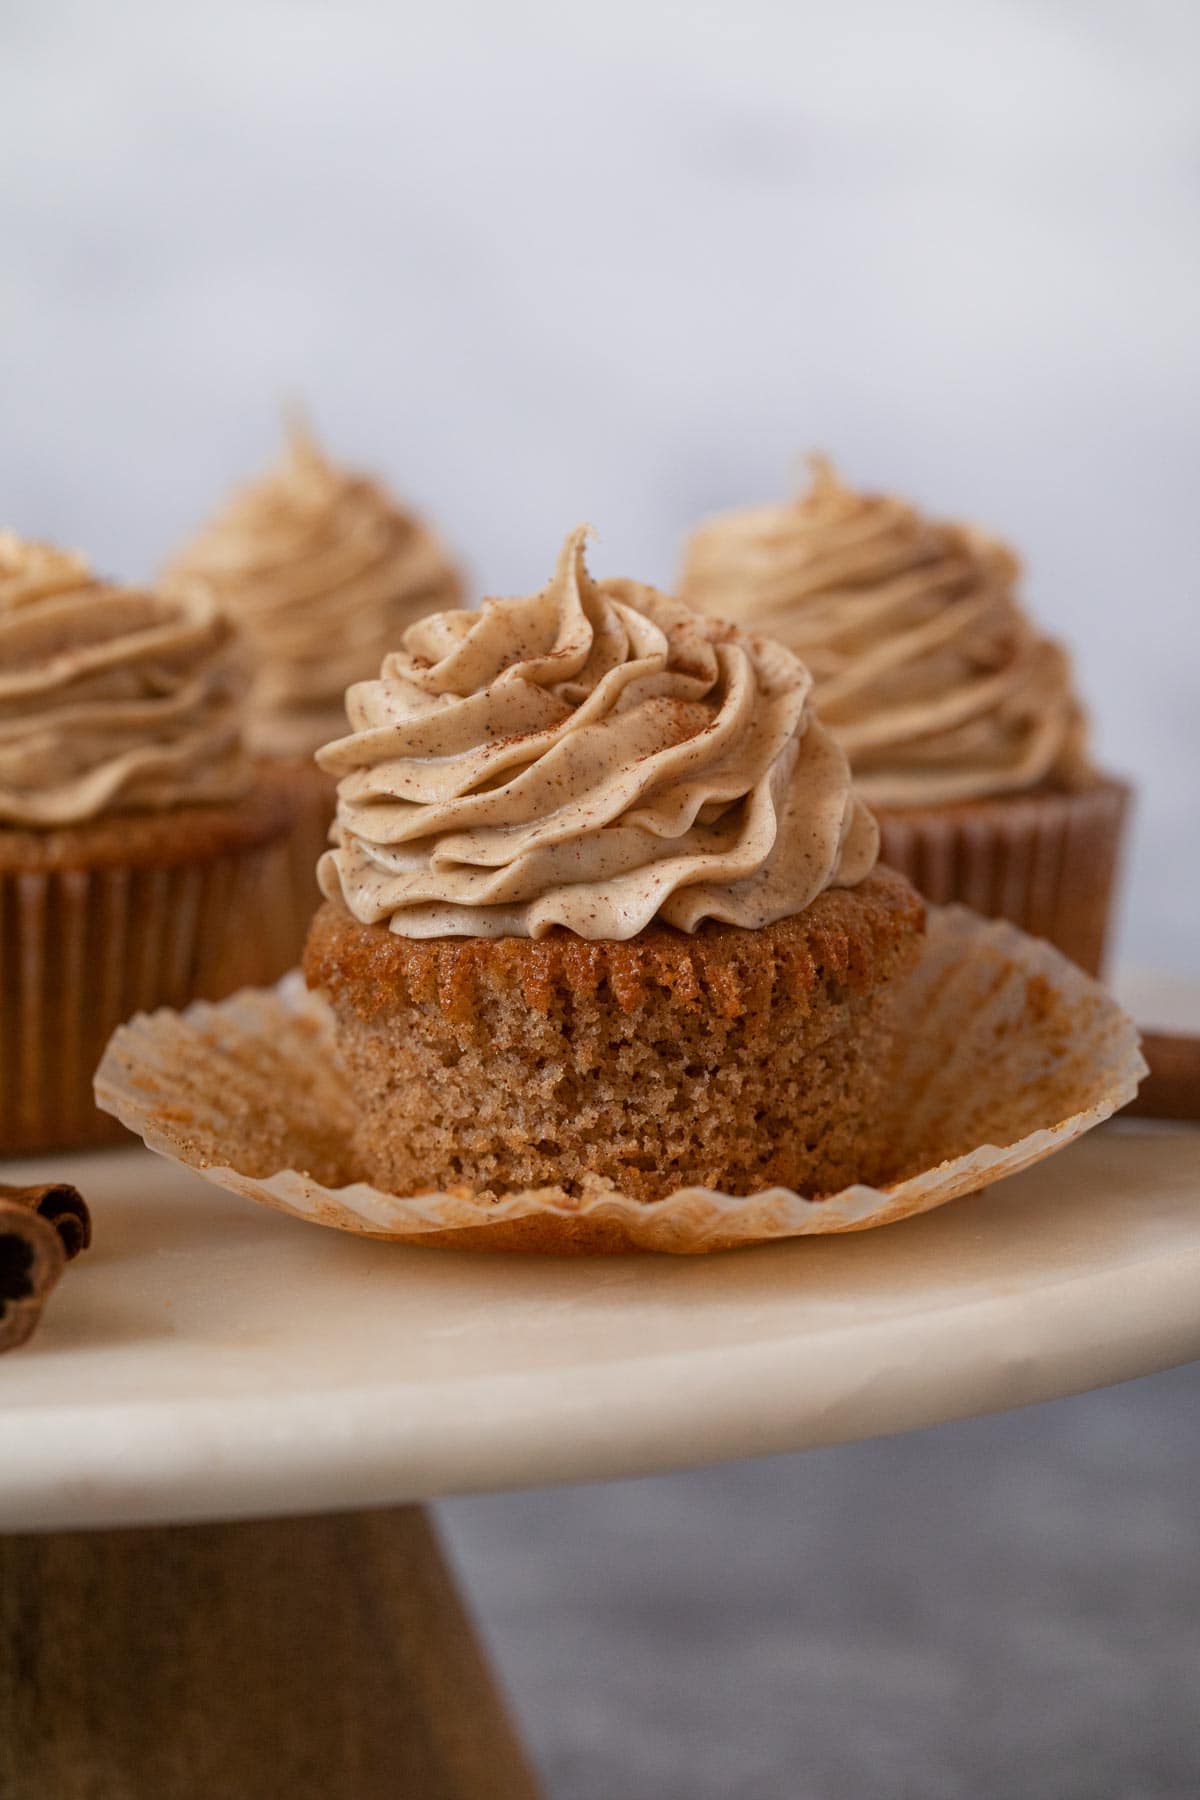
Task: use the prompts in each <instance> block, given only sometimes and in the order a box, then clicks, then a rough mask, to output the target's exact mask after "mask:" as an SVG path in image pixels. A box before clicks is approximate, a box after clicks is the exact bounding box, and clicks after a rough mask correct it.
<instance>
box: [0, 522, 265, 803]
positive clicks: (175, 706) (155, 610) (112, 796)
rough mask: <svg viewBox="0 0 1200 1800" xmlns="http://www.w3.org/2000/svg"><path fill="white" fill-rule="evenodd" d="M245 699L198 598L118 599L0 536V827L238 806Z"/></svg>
mask: <svg viewBox="0 0 1200 1800" xmlns="http://www.w3.org/2000/svg"><path fill="white" fill-rule="evenodd" d="M241 688H242V683H241V677H240V674H239V670H238V665H237V657H236V653H235V648H234V634H233V631H232V628H231V627H230V625H229V623H228V621H227V620H226V619H225V618H224V617H223V616H222V614H221V613H220V611H219V610H218V608H217V604H216V601H215V599H214V597H213V595H212V594H211V593H210V592H209V591H208V590H207V589H206V588H204V587H202V586H200V585H198V584H196V583H189V584H181V585H180V586H179V587H178V588H176V589H175V590H172V591H166V590H164V591H161V592H153V591H150V590H145V589H139V588H126V587H118V586H116V585H115V584H112V583H108V582H102V581H100V580H98V579H97V578H96V577H95V576H94V575H93V574H92V573H91V571H90V570H89V568H88V565H87V563H86V561H85V560H84V559H83V558H82V557H80V556H77V555H74V554H70V553H68V552H65V551H60V550H55V549H53V548H51V547H50V546H49V545H45V544H34V543H27V542H25V541H24V540H23V539H21V538H19V537H17V536H16V534H15V533H13V532H0V826H6V825H7V826H18V827H25V828H33V829H53V828H54V827H57V826H67V825H77V824H80V823H81V822H83V821H84V820H88V819H94V818H96V817H97V816H98V815H100V814H102V813H109V812H128V811H154V810H158V809H160V808H164V807H169V806H176V805H185V804H192V803H198V802H210V801H211V802H216V801H228V800H234V799H237V798H238V797H239V796H240V795H241V794H242V793H244V792H245V790H246V789H247V787H248V786H249V784H250V765H249V761H248V759H247V757H246V755H245V752H244V750H243V747H242V742H241V732H240V708H241Z"/></svg>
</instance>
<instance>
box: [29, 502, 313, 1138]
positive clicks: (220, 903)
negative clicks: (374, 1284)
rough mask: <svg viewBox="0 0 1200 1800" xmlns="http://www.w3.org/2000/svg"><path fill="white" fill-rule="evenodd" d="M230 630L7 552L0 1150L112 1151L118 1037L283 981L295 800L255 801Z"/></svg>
mask: <svg viewBox="0 0 1200 1800" xmlns="http://www.w3.org/2000/svg"><path fill="white" fill-rule="evenodd" d="M242 687H243V681H242V676H241V671H240V667H239V662H238V658H237V655H236V652H235V645H234V637H233V633H232V630H231V628H230V626H229V624H228V622H227V621H226V620H225V619H224V618H223V616H222V615H221V613H220V612H219V610H218V608H217V604H216V601H215V599H214V597H213V596H212V595H211V594H210V593H209V592H208V591H207V590H206V589H204V588H203V587H201V586H199V585H197V584H190V585H189V584H182V585H180V586H179V587H178V588H177V589H176V590H174V591H171V592H165V591H164V592H150V591H142V590H138V589H133V588H124V587H117V586H115V585H111V584H108V583H104V582H100V581H98V580H97V579H96V578H95V577H94V576H93V575H92V574H91V572H90V571H89V569H88V566H87V564H86V563H85V562H84V560H83V559H82V558H81V557H79V556H74V555H67V554H65V553H64V552H62V551H58V550H54V549H51V548H49V547H48V546H45V545H41V544H32V543H27V542H24V541H23V540H22V539H20V538H18V537H16V536H15V535H13V534H12V533H0V1150H2V1151H3V1152H4V1153H12V1152H16V1151H27V1150H36V1149H41V1148H49V1147H51V1146H67V1145H80V1144H87V1143H92V1142H99V1141H101V1140H103V1139H104V1138H107V1137H111V1136H113V1135H116V1134H117V1128H116V1127H115V1126H114V1123H113V1121H112V1120H111V1119H108V1118H106V1117H105V1116H104V1115H103V1114H101V1113H99V1112H97V1111H96V1109H95V1107H94V1105H93V1101H92V1090H91V1080H92V1071H93V1069H94V1067H95V1065H96V1062H97V1060H98V1058H99V1056H100V1053H101V1051H102V1049H103V1047H104V1044H105V1042H106V1041H107V1039H108V1037H109V1034H110V1033H111V1032H112V1030H113V1029H114V1027H115V1026H116V1025H117V1024H119V1023H120V1022H121V1020H123V1019H126V1018H128V1017H129V1015H130V1014H131V1013H133V1012H135V1011H138V1010H140V1009H148V1008H151V1007H156V1006H159V1005H172V1006H178V1005H180V1004H182V1003H184V1002H186V1001H187V1000H189V999H191V998H193V997H194V996H197V995H202V996H205V997H208V998H219V997H220V996H222V995H225V994H228V993H231V992H232V991H233V990H234V989H235V988H237V987H240V986H242V985H245V984H247V983H252V982H256V981H264V980H271V979H274V977H275V976H276V975H277V974H278V973H279V962H278V948H277V945H276V944H275V942H274V940H273V928H272V925H271V909H272V905H273V902H274V901H275V899H276V898H277V897H278V894H279V892H280V891H281V890H282V888H283V887H284V885H285V872H286V865H285V852H284V844H285V840H286V835H287V831H288V829H289V825H290V821H291V801H290V798H289V796H288V794H287V792H286V791H285V789H284V787H283V785H282V784H280V783H272V782H271V781H269V780H268V781H265V782H259V783H255V782H254V780H253V769H252V765H251V763H250V760H249V758H248V756H247V754H246V751H245V748H244V746H243V743H242V740H241V729H240V719H241V706H242Z"/></svg>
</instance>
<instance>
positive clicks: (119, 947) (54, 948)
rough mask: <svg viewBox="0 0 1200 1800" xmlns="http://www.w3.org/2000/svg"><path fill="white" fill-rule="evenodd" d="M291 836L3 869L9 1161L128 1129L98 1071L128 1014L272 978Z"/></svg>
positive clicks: (1, 1133)
mask: <svg viewBox="0 0 1200 1800" xmlns="http://www.w3.org/2000/svg"><path fill="white" fill-rule="evenodd" d="M287 881H288V872H287V864H286V852H285V848H284V844H283V840H282V837H281V836H280V835H279V834H278V833H277V834H276V836H275V839H274V841H273V842H270V843H267V844H265V845H264V844H261V843H260V844H257V845H254V846H252V847H246V848H242V849H238V850H233V851H230V852H229V853H227V854H225V855H222V856H216V857H208V858H206V859H204V860H202V861H194V862H190V863H188V862H184V863H156V864H151V865H147V866H116V867H103V866H101V867H95V868H90V869H89V868H80V869H70V868H62V869H57V868H48V869H39V870H8V871H3V872H0V996H3V1004H2V1005H0V1154H4V1155H13V1154H16V1153H18V1152H24V1151H31V1150H43V1149H65V1148H71V1147H79V1146H82V1145H86V1144H98V1143H105V1142H108V1141H111V1140H112V1139H114V1138H119V1137H121V1136H122V1135H123V1134H122V1132H121V1129H120V1127H119V1125H118V1124H117V1122H116V1121H115V1120H114V1119H113V1118H111V1117H108V1116H106V1115H105V1114H104V1113H101V1112H98V1111H97V1110H96V1105H95V1100H94V1096H93V1093H92V1074H93V1071H94V1069H95V1066H96V1061H97V1058H98V1057H99V1056H100V1054H101V1052H102V1050H103V1048H104V1045H105V1044H106V1042H107V1041H108V1038H109V1036H110V1035H111V1033H112V1032H113V1030H114V1029H115V1028H116V1026H117V1025H119V1024H120V1022H121V1021H122V1020H123V1019H128V1018H129V1017H130V1016H131V1015H132V1014H134V1013H137V1012H144V1011H147V1010H149V1009H151V1008H154V1007H160V1006H176V1007H178V1006H182V1005H185V1004H186V1003H187V1002H188V1001H189V1000H191V999H192V998H194V997H195V996H197V995H205V996H208V997H210V998H213V999H220V998H222V997H223V996H224V995H226V994H230V993H233V992H235V991H236V990H237V989H239V988H242V987H245V986H246V985H247V984H248V983H255V982H262V981H265V980H274V979H275V978H276V976H277V975H278V973H279V970H280V967H281V964H280V960H279V948H278V944H277V941H276V938H275V933H274V928H273V925H272V923H271V921H272V915H273V913H274V911H275V910H276V909H277V907H278V905H279V902H280V898H281V895H282V894H283V893H284V892H285V891H286V884H287Z"/></svg>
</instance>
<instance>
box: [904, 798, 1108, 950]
mask: <svg viewBox="0 0 1200 1800" xmlns="http://www.w3.org/2000/svg"><path fill="white" fill-rule="evenodd" d="M1130 798H1131V794H1130V789H1129V788H1128V787H1127V786H1126V785H1125V783H1123V782H1120V781H1114V780H1111V779H1105V780H1101V781H1098V782H1096V783H1095V784H1094V785H1093V786H1091V787H1088V788H1084V789H1082V790H1080V792H1078V793H1074V794H1038V795H1033V796H1030V797H1029V798H1028V799H1012V800H1005V801H1002V802H984V803H982V804H981V805H979V806H978V807H965V808H956V807H945V808H940V809H938V808H931V809H930V810H929V811H928V812H895V813H890V812H888V811H887V810H886V809H881V810H880V812H879V814H878V817H879V828H880V839H881V842H880V859H881V860H882V861H883V862H885V863H888V864H889V865H890V866H891V867H892V868H893V869H898V870H899V871H900V873H901V874H902V875H906V876H907V877H908V879H909V880H910V881H911V882H912V884H913V886H914V887H917V888H919V889H920V890H921V892H922V893H923V894H924V895H925V897H926V899H927V900H932V901H933V902H934V903H935V904H937V905H939V906H943V905H947V904H949V903H951V902H959V903H961V904H962V905H964V906H969V907H971V908H972V909H973V910H974V911H975V912H978V913H982V914H983V915H984V916H985V917H988V918H1002V919H1008V920H1009V921H1010V922H1011V923H1013V924H1014V925H1019V926H1020V927H1021V929H1022V930H1023V931H1027V932H1029V933H1030V934H1031V935H1032V936H1033V937H1041V938H1046V939H1047V940H1048V941H1049V942H1050V943H1052V944H1054V945H1055V946H1056V947H1057V948H1058V949H1059V950H1061V951H1062V952H1063V954H1064V955H1065V956H1069V957H1070V958H1071V960H1072V962H1076V963H1078V964H1079V966H1080V968H1081V969H1086V970H1087V971H1088V973H1089V974H1092V975H1098V974H1099V973H1100V971H1101V969H1102V968H1103V966H1104V950H1105V944H1106V940H1107V936H1108V926H1109V921H1110V916H1111V912H1112V904H1113V899H1114V894H1115V889H1116V882H1117V875H1118V871H1119V866H1120V852H1121V840H1122V836H1123V829H1124V823H1125V818H1126V815H1127V813H1128V810H1129V803H1130Z"/></svg>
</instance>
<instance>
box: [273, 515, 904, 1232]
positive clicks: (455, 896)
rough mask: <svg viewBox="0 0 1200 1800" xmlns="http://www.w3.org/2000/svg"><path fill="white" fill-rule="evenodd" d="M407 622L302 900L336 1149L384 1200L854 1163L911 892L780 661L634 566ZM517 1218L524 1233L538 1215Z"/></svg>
mask: <svg viewBox="0 0 1200 1800" xmlns="http://www.w3.org/2000/svg"><path fill="white" fill-rule="evenodd" d="M584 536H585V533H584V532H583V531H576V532H574V533H572V534H571V536H570V537H569V538H568V539H567V541H566V544H565V546H564V549H563V552H562V555H561V557H560V559H559V563H558V568H557V571H556V573H555V576H554V578H553V580H552V581H551V583H550V584H549V585H548V586H547V587H546V588H544V589H543V590H542V591H541V592H540V593H538V594H534V595H532V596H530V597H528V598H524V599H518V600H492V601H487V602H485V604H484V606H483V608H482V610H481V611H480V612H479V613H468V612H449V613H441V614H438V615H436V616H435V617H433V618H430V619H428V620H426V621H424V622H423V623H421V624H418V625H415V626H413V627H412V628H411V629H410V630H409V631H408V632H407V633H406V635H405V638H404V641H403V646H402V648H400V649H399V650H398V651H397V652H396V653H395V654H394V655H392V656H389V657H388V658H387V659H386V661H385V663H384V665H383V669H382V673H381V675H380V677H379V679H378V680H375V681H371V682H364V683H361V684H359V685H358V686H357V687H354V688H351V690H350V692H349V694H348V696H347V710H348V712H349V716H350V723H351V725H352V727H353V730H352V732H351V734H350V735H349V736H348V737H345V738H343V739H342V740H340V741H339V742H337V743H334V744H331V745H330V746H329V747H328V748H327V749H325V750H324V751H322V752H321V755H320V761H321V763H322V765H323V766H324V767H325V768H327V769H328V770H330V771H331V772H332V773H334V774H337V775H339V776H340V777H341V781H340V786H339V799H338V824H337V828H336V838H337V842H336V844H335V847H334V848H333V849H332V850H330V851H329V852H328V853H327V854H326V856H325V857H324V858H323V860H322V863H321V871H320V874H321V885H322V888H323V890H324V892H325V894H326V896H327V904H326V905H325V906H324V907H323V908H322V909H321V911H320V912H319V913H318V915H317V918H316V920H315V922H314V925H313V930H312V934H311V936H310V940H309V945H308V949H307V951H306V955H305V970H306V973H307V975H308V979H309V983H310V985H311V986H314V987H316V988H319V989H320V990H321V991H322V992H324V993H325V994H326V995H327V996H328V998H329V1000H330V1001H331V1003H332V1007H333V1011H334V1015H335V1018H336V1022H337V1029H338V1036H339V1043H340V1046H341V1051H342V1056H343V1060H344V1062H345V1065H346V1067H347V1070H348V1072H349V1075H350V1079H351V1082H352V1085H353V1087H354V1090H355V1093H356V1097H357V1101H358V1107H359V1129H358V1136H357V1139H356V1144H357V1149H358V1152H359V1154H360V1156H361V1159H362V1163H363V1166H364V1168H365V1169H366V1170H367V1172H368V1174H369V1177H370V1179H371V1180H373V1181H374V1182H375V1183H376V1184H377V1185H379V1186H380V1187H383V1188H385V1189H387V1190H388V1191H390V1192H393V1193H420V1192H427V1191H429V1190H431V1189H437V1188H440V1187H449V1188H451V1189H453V1188H455V1187H456V1186H463V1185H465V1186H466V1187H468V1188H471V1189H473V1190H475V1191H481V1190H482V1191H493V1192H502V1191H504V1190H506V1189H523V1188H537V1187H541V1186H550V1187H555V1188H561V1189H564V1190H566V1191H567V1192H569V1193H573V1194H580V1193H586V1192H587V1191H588V1184H589V1183H596V1182H608V1183H610V1184H612V1185H613V1186H615V1187H617V1188H619V1189H620V1190H621V1191H622V1192H623V1193H625V1194H626V1195H629V1196H631V1197H633V1198H635V1199H639V1200H654V1199H657V1198H659V1197H661V1196H663V1195H665V1194H668V1193H670V1192H672V1191H673V1190H674V1189H677V1188H679V1187H683V1186H687V1185H688V1184H689V1183H701V1184H704V1185H708V1186H714V1187H722V1188H725V1189H727V1190H728V1191H730V1192H734V1193H754V1192H758V1191H760V1190H762V1189H765V1188H769V1187H771V1186H772V1185H774V1184H776V1183H778V1184H781V1185H784V1186H791V1187H798V1188H802V1189H807V1190H808V1191H829V1190H831V1189H836V1188H837V1187H838V1186H839V1185H841V1184H842V1183H843V1182H844V1181H846V1180H848V1179H850V1178H852V1177H854V1176H857V1175H859V1174H863V1175H865V1174H866V1173H867V1172H868V1171H869V1169H870V1168H871V1166H872V1162H873V1159H874V1157H875V1155H876V1153H877V1150H878V1148H879V1147H878V1146H876V1145H875V1144H874V1141H873V1130H874V1125H875V1121H876V1119H877V1116H878V1107H877V1101H878V1098H879V1093H880V1084H881V1083H882V1082H883V1081H884V1080H885V1079H886V1068H887V1054H888V1049H889V1045H890V999H891V988H890V983H891V982H892V978H893V977H894V976H895V975H896V974H897V973H898V972H899V971H901V970H902V969H904V968H907V967H908V966H909V964H910V963H911V962H912V961H913V960H915V957H916V954H917V950H918V947H919V943H920V931H921V919H922V912H921V906H920V902H919V901H918V899H917V897H916V895H915V894H914V893H913V891H912V890H911V888H909V887H908V885H907V883H905V882H904V881H902V880H900V879H899V878H898V877H895V876H893V875H891V874H890V872H886V871H878V872H877V871H874V864H875V857H876V849H877V834H876V830H875V825H874V821H873V820H872V818H871V816H870V814H869V813H868V812H867V810H866V808H865V807H864V806H863V804H862V802H861V801H860V800H859V799H858V797H857V796H856V794H855V793H854V791H853V790H852V788H851V784H850V777H849V771H848V769H847V766H846V761H845V758H844V756H843V755H842V753H841V751H840V750H839V749H838V747H837V745H836V744H835V743H834V742H833V740H832V739H831V738H830V736H829V735H828V733H827V732H826V731H824V729H823V728H822V727H821V725H820V724H819V723H818V722H817V720H816V719H815V718H814V716H813V712H812V708H811V705H810V704H809V689H810V681H809V677H808V674H807V671H806V670H805V669H804V668H803V666H802V665H801V664H800V663H799V662H798V661H797V660H796V658H795V657H793V656H792V655H791V654H790V653H789V652H788V651H787V650H785V649H784V648H783V647H782V646H780V645H778V644H775V643H772V642H770V641H768V640H765V639H750V638H746V637H744V636H743V635H742V634H741V633H739V632H738V631H736V630H735V629H734V628H732V627H730V626H725V625H720V624H717V623H716V622H714V621H710V620H705V619H702V618H700V617H699V616H698V615H696V614H695V613H693V612H691V611H690V609H688V608H687V607H684V606H682V605H681V604H680V603H679V602H677V601H675V600H672V599H669V598H668V597H667V596H665V595H663V594H659V593H656V592H655V591H654V590H653V589H650V588H646V587H641V586H638V585H637V584H635V583H633V582H625V581H607V582H595V581H593V580H592V579H591V577H590V576H589V575H588V573H587V570H586V568H585V567H584V562H583V543H584ZM538 1229H545V1230H553V1229H555V1226H554V1224H553V1221H551V1222H549V1223H547V1222H545V1221H543V1222H542V1224H541V1225H539V1227H538Z"/></svg>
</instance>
